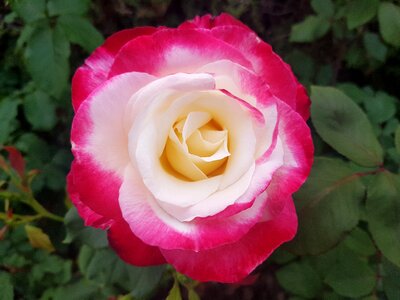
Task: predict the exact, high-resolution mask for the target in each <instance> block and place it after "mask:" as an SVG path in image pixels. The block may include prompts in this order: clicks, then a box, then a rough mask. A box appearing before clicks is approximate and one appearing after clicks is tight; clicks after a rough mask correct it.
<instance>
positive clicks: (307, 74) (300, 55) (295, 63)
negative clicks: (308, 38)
mask: <svg viewBox="0 0 400 300" xmlns="http://www.w3.org/2000/svg"><path fill="white" fill-rule="evenodd" d="M285 61H287V62H288V63H289V64H290V66H291V67H292V68H293V72H294V73H295V74H296V75H297V76H299V78H300V79H301V80H303V81H304V80H311V78H312V77H313V76H314V73H315V63H314V60H313V59H312V58H311V57H310V56H309V55H307V54H305V53H304V52H301V51H299V50H294V51H292V52H291V53H290V54H289V55H288V56H287V57H286V58H285Z"/></svg>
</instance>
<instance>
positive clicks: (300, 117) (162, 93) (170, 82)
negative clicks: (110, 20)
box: [68, 14, 313, 282]
mask: <svg viewBox="0 0 400 300" xmlns="http://www.w3.org/2000/svg"><path fill="white" fill-rule="evenodd" d="M72 102H73V107H74V110H75V117H74V120H73V124H72V132H71V143H72V152H73V154H74V157H75V160H74V161H73V163H72V167H71V171H70V173H69V175H68V193H69V195H70V197H71V199H72V202H73V203H74V204H75V206H76V207H77V209H78V212H79V214H80V216H81V217H82V218H83V219H84V220H85V224H86V225H89V226H94V227H97V228H102V229H105V230H107V231H108V240H109V243H110V245H111V247H112V248H113V249H114V250H115V251H116V252H117V253H118V255H119V256H120V257H121V258H122V259H123V260H124V261H126V262H127V263H130V264H133V265H137V266H149V265H158V264H164V263H169V264H171V265H172V266H174V267H175V269H176V270H177V271H179V272H181V273H183V274H185V275H187V276H190V277H191V278H193V279H196V280H200V281H219V282H235V281H239V280H241V279H243V278H244V277H245V276H247V275H248V274H249V273H250V272H251V271H252V270H253V269H254V268H255V267H257V266H258V265H259V264H260V263H262V262H263V261H264V260H265V259H266V258H267V257H268V256H269V255H271V253H272V252H273V251H274V249H276V248H277V247H278V246H279V245H281V244H282V243H284V242H286V241H288V240H290V239H292V238H293V237H294V235H295V233H296V230H297V217H296V212H295V208H294V205H293V200H292V194H293V193H294V192H295V191H296V190H297V189H298V188H299V187H300V185H301V184H302V183H303V182H304V181H305V179H306V177H307V176H308V174H309V171H310V167H311V164H312V159H313V145H312V140H311V136H310V130H309V128H308V126H307V124H306V120H307V118H308V117H309V106H310V101H309V98H308V97H307V95H306V92H305V89H304V88H303V86H301V85H300V84H299V83H298V81H297V80H296V78H295V77H294V75H293V73H292V71H291V69H290V67H289V66H288V65H287V64H285V63H284V62H283V61H282V59H281V58H279V56H278V55H276V54H275V53H274V52H273V51H272V49H271V46H269V45H268V44H266V43H265V42H263V41H262V40H261V39H260V38H259V37H257V35H256V34H255V33H254V32H253V31H252V30H250V29H249V28H248V27H247V26H245V25H244V24H242V23H241V22H240V21H238V20H236V19H235V18H233V17H231V16H229V15H227V14H222V15H220V16H218V17H215V18H214V17H211V16H210V15H206V16H203V17H196V18H195V19H194V20H191V21H187V22H185V23H183V24H181V25H180V26H179V27H178V28H173V29H172V28H166V27H157V28H154V27H138V28H133V29H127V30H122V31H120V32H117V33H115V34H114V35H112V36H111V37H109V38H108V39H107V40H106V41H105V43H104V44H103V45H102V46H100V47H99V48H97V49H96V50H95V51H94V52H93V53H92V54H91V55H90V57H89V58H88V59H87V60H86V61H85V63H84V65H83V66H81V67H80V68H79V69H78V70H77V71H76V73H75V75H74V77H73V80H72Z"/></svg>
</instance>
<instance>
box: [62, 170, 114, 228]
mask: <svg viewBox="0 0 400 300" xmlns="http://www.w3.org/2000/svg"><path fill="white" fill-rule="evenodd" d="M73 178H74V174H73V172H70V173H69V174H68V176H67V191H68V194H69V197H70V199H71V201H72V203H73V204H74V205H75V207H76V209H77V210H78V214H79V215H80V216H81V218H82V219H83V220H84V223H85V225H86V226H93V227H96V228H101V229H107V228H109V227H110V226H111V224H112V223H113V222H114V221H113V220H112V219H110V218H107V217H104V216H102V215H100V214H98V213H96V212H94V211H93V210H92V209H91V208H90V207H89V206H87V205H86V204H85V203H83V202H82V201H81V200H80V193H79V192H78V190H77V187H76V185H75V184H74V180H73ZM115 215H118V214H115Z"/></svg>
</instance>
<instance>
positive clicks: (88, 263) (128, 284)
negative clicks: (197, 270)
mask: <svg viewBox="0 0 400 300" xmlns="http://www.w3.org/2000/svg"><path fill="white" fill-rule="evenodd" d="M78 265H79V269H80V271H81V272H82V273H83V274H84V275H85V277H86V278H87V279H89V280H94V281H96V282H98V283H100V284H118V285H119V286H122V287H124V288H125V289H127V290H130V291H131V294H132V295H133V296H134V297H138V298H140V297H144V296H146V295H147V294H148V293H149V292H150V291H151V290H153V289H154V288H155V286H156V285H157V284H158V282H159V281H160V279H161V275H162V274H163V271H164V268H163V267H140V268H139V267H134V266H131V265H128V264H126V263H124V262H123V261H122V260H120V259H119V258H118V257H117V255H116V254H115V253H114V252H113V251H112V250H110V249H108V248H104V249H98V250H95V249H92V248H90V247H88V246H83V247H82V248H81V251H80V253H79V257H78Z"/></svg>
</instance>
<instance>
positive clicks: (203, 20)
mask: <svg viewBox="0 0 400 300" xmlns="http://www.w3.org/2000/svg"><path fill="white" fill-rule="evenodd" d="M226 25H230V26H239V27H241V28H245V29H247V30H250V28H249V27H247V26H246V25H244V24H243V23H242V22H240V21H239V20H238V19H235V18H234V17H232V16H231V15H229V14H227V13H222V14H220V15H219V16H216V17H214V16H211V15H209V14H208V15H204V16H196V17H195V18H194V19H193V20H190V21H186V22H184V23H182V24H181V25H180V26H179V27H178V28H181V29H193V28H205V29H211V28H214V27H218V26H226Z"/></svg>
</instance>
